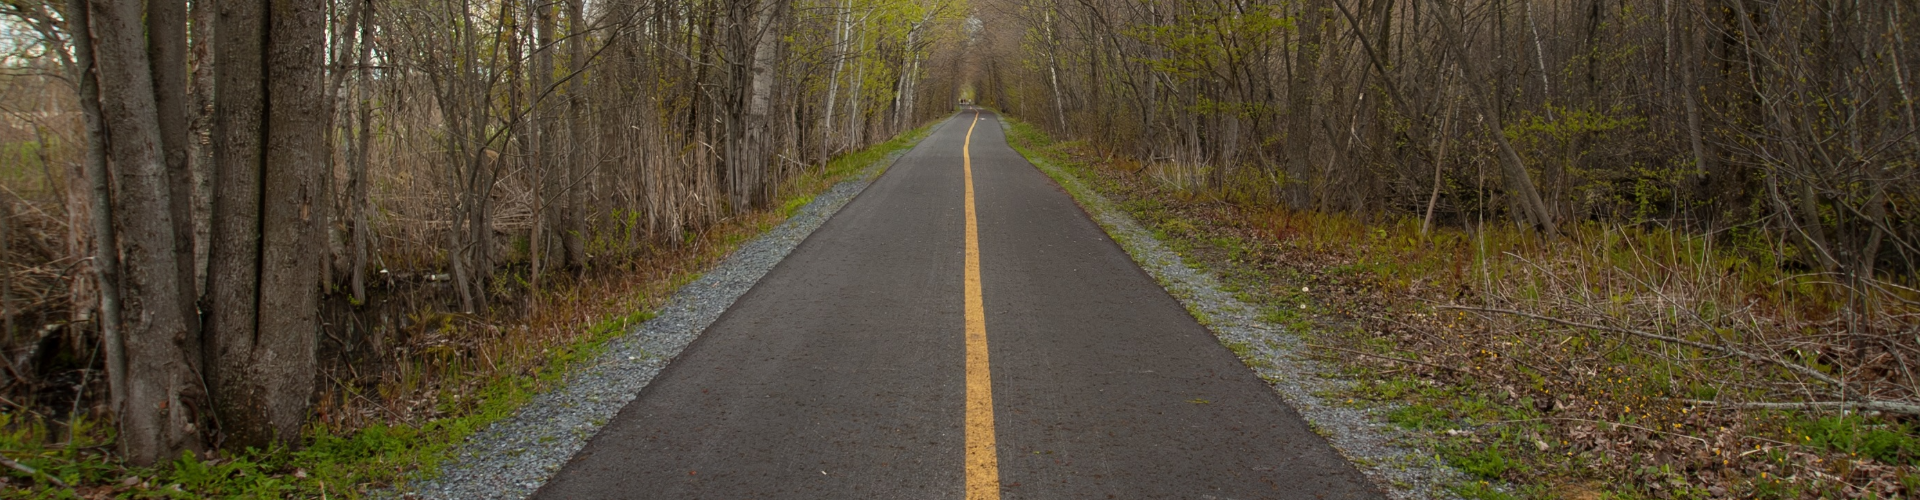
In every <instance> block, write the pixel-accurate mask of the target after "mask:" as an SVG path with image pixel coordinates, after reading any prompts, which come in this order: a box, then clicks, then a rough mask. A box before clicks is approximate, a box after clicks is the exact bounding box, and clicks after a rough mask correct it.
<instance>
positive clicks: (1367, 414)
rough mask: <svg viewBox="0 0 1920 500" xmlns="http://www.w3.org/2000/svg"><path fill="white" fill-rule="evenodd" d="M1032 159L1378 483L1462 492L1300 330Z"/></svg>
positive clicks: (1414, 491)
mask: <svg viewBox="0 0 1920 500" xmlns="http://www.w3.org/2000/svg"><path fill="white" fill-rule="evenodd" d="M1003 123H1004V122H1003ZM1003 126H1004V125H1003ZM1029 160H1031V161H1033V163H1034V165H1036V166H1039V167H1040V170H1041V171H1044V172H1046V173H1047V175H1048V176H1049V177H1053V179H1054V180H1055V181H1056V182H1059V183H1060V184H1061V187H1063V188H1065V189H1066V190H1067V192H1069V193H1072V194H1073V197H1074V198H1075V199H1077V200H1079V202H1080V206H1081V207H1082V208H1085V209H1086V210H1087V213H1089V214H1092V215H1093V217H1094V220H1095V221H1096V222H1098V223H1100V226H1101V227H1103V228H1105V229H1106V231H1107V234H1108V235H1109V236H1111V237H1113V240H1114V241H1115V242H1118V243H1120V246H1121V247H1122V248H1125V249H1126V251H1127V253H1128V254H1131V255H1132V256H1133V260H1134V262H1137V263H1139V264H1140V267H1142V268H1144V269H1146V271H1147V274H1150V275H1152V276H1153V277H1154V279H1155V280H1158V281H1159V282H1160V284H1161V286H1163V287H1166V289H1167V292H1168V293H1170V294H1172V295H1173V296H1174V298H1176V299H1179V300H1180V302H1181V303H1182V304H1185V305H1186V306H1187V310H1188V311H1190V312H1193V313H1194V317H1195V318H1196V319H1199V320H1200V322H1201V324H1203V325H1206V326H1207V328H1208V329H1211V330H1213V333H1214V335H1215V336H1218V337H1219V338H1220V340H1221V342H1222V343H1237V344H1240V345H1245V346H1249V347H1251V349H1248V350H1247V354H1246V355H1244V356H1243V358H1250V359H1246V361H1249V365H1251V366H1256V367H1258V368H1254V369H1253V370H1254V372H1255V373H1257V374H1259V375H1260V377H1261V378H1264V379H1266V380H1267V381H1269V383H1270V384H1269V385H1271V386H1273V390H1274V391H1275V392H1278V393H1279V394H1280V396H1281V397H1283V398H1285V399H1286V400H1287V402H1288V403H1290V404H1292V405H1293V407H1294V409H1296V410H1299V411H1300V414H1301V415H1302V416H1305V417H1306V419H1307V423H1308V425H1310V426H1312V428H1313V429H1314V431H1315V432H1317V433H1319V434H1320V435H1322V436H1325V437H1326V438H1327V440H1328V441H1329V442H1331V443H1333V447H1334V449H1336V450H1339V451H1340V453H1341V454H1342V455H1345V456H1346V457H1347V459H1348V460H1351V461H1353V463H1354V465H1355V466H1356V467H1358V468H1359V469H1360V471H1361V472H1363V473H1365V474H1366V475H1367V477H1368V478H1370V479H1372V480H1373V481H1374V483H1376V484H1379V485H1380V486H1381V487H1382V488H1385V489H1387V490H1388V492H1389V494H1391V495H1392V496H1393V497H1394V498H1403V499H1411V498H1457V496H1456V495H1453V494H1452V493H1451V492H1449V491H1447V490H1446V489H1444V486H1446V485H1448V484H1458V483H1460V482H1462V481H1466V480H1467V476H1466V475H1465V474H1462V473H1460V472H1459V471H1456V470H1453V469H1452V468H1450V467H1447V466H1446V465H1445V464H1444V463H1443V462H1441V461H1440V459H1439V458H1437V457H1436V456H1435V454H1434V453H1433V452H1432V451H1431V450H1427V449H1423V448H1421V447H1420V446H1419V445H1417V444H1414V442H1413V441H1414V440H1413V439H1412V438H1413V437H1414V436H1412V435H1410V434H1408V433H1407V432H1406V431H1403V430H1401V429H1399V428H1398V427H1395V426H1393V425H1392V424H1390V423H1388V422H1387V421H1386V418H1385V414H1386V412H1387V411H1390V410H1391V409H1392V408H1391V407H1377V406H1376V407H1371V408H1362V407H1358V406H1355V405H1349V404H1345V403H1344V402H1343V401H1344V400H1339V399H1335V398H1336V396H1335V395H1337V394H1341V393H1343V392H1345V389H1347V388H1349V387H1350V386H1351V384H1352V382H1351V381H1347V380H1341V379H1339V378H1337V377H1335V376H1334V373H1336V368H1335V367H1334V366H1331V365H1328V364H1327V363H1323V362H1321V361H1319V360H1316V359H1314V358H1311V357H1308V356H1307V350H1308V347H1307V346H1306V345H1305V341H1304V340H1303V339H1302V338H1301V337H1300V336H1299V335H1298V334H1295V333H1292V332H1289V331H1287V328H1286V327H1284V326H1280V325H1275V324H1271V323H1267V322H1265V321H1262V320H1261V319H1260V312H1259V309H1258V308H1256V307H1254V306H1252V305H1249V304H1247V303H1246V302H1242V301H1241V300H1239V299H1238V298H1235V297H1234V295H1233V294H1232V293H1228V292H1226V291H1224V290H1223V287H1222V286H1221V284H1220V281H1219V280H1218V279H1217V278H1215V277H1214V276H1213V275H1212V274H1211V273H1208V272H1205V271H1200V270H1196V269H1194V268H1193V267H1191V266H1188V265H1187V264H1186V262H1185V261H1184V260H1183V259H1181V258H1180V254H1179V253H1177V252H1175V251H1173V250H1172V249H1169V248H1167V246H1166V245H1164V244H1162V243H1161V242H1160V240H1158V239H1155V238H1154V236H1153V232H1152V231H1148V230H1147V229H1146V228H1144V227H1142V226H1141V225H1140V223H1139V222H1137V221H1135V220H1133V217H1132V216H1130V215H1128V214H1127V213H1126V211H1125V210H1122V209H1120V208H1118V207H1115V206H1114V205H1113V203H1112V202H1111V201H1109V200H1107V199H1106V198H1105V197H1104V196H1101V195H1100V193H1099V192H1098V191H1095V190H1094V189H1092V188H1091V187H1090V186H1088V185H1087V184H1086V183H1085V182H1084V181H1082V180H1080V179H1079V178H1077V177H1075V176H1074V175H1073V174H1072V173H1069V172H1067V171H1065V170H1063V169H1061V168H1059V167H1058V166H1055V165H1051V164H1048V163H1047V162H1046V161H1044V160H1042V159H1039V158H1029ZM1259 361H1264V362H1259Z"/></svg>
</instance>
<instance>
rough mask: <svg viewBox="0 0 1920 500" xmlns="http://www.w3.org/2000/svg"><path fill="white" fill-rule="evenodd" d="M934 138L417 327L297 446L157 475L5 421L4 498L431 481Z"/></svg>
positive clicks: (100, 441)
mask: <svg viewBox="0 0 1920 500" xmlns="http://www.w3.org/2000/svg"><path fill="white" fill-rule="evenodd" d="M928 128H929V127H922V128H919V129H916V130H913V131H910V132H907V133H904V134H901V135H900V136H899V137H896V138H894V139H893V140H890V141H888V142H885V143H882V144H879V145H876V146H874V147H871V148H868V149H866V150H863V151H859V152H855V153H850V154H847V155H843V156H841V157H840V158H836V159H834V160H833V161H832V162H830V163H829V164H828V165H827V166H826V167H825V168H823V169H820V170H818V171H812V172H808V173H805V174H803V175H801V176H799V177H798V178H796V179H794V180H793V181H791V182H790V183H789V184H788V185H787V186H786V187H785V189H782V190H781V193H782V196H781V199H780V200H778V202H777V203H775V204H773V206H774V207H775V208H774V209H772V210H766V211H760V212H755V213H750V214H744V215H741V216H737V217H732V218H730V219H728V220H727V221H726V222H724V223H722V224H720V225H719V226H718V227H713V228H709V229H707V230H705V231H703V232H700V233H698V234H694V235H691V236H690V237H689V238H688V241H687V242H684V243H682V244H680V245H677V246H664V245H661V246H653V247H649V248H646V249H644V250H641V251H638V252H636V253H635V255H637V257H636V258H635V259H634V260H633V262H631V263H630V264H629V265H628V266H626V267H624V268H622V269H619V270H615V271H612V272H607V273H603V274H602V275H601V276H597V277H591V278H581V279H577V280H570V281H561V280H559V279H556V282H555V283H554V284H552V285H551V286H549V287H547V288H546V289H544V290H535V291H532V292H531V293H533V294H535V298H534V300H532V304H533V306H532V307H534V308H535V310H534V311H533V312H532V313H530V314H526V315H524V319H523V320H522V321H518V322H515V323H500V322H496V321H489V320H487V319H484V318H473V317H464V316H459V315H444V314H442V315H433V316H431V317H421V318H415V321H414V323H415V324H416V325H422V326H421V328H419V330H421V333H420V334H418V335H415V337H417V338H415V339H414V340H413V341H412V342H410V345H409V346H408V347H409V348H412V349H414V353H413V355H412V356H411V361H412V362H411V363H408V364H405V365H402V366H398V367H395V368H394V369H393V373H390V374H387V375H384V376H381V377H378V378H379V380H362V381H346V382H342V381H337V380H336V381H335V383H333V384H329V386H330V390H329V391H328V392H327V393H326V394H323V395H322V396H321V398H320V399H321V403H320V405H319V406H318V408H317V409H316V415H315V417H314V420H313V424H312V425H311V426H310V428H309V429H308V433H307V435H308V437H307V439H306V446H304V447H302V448H300V449H278V448H276V449H269V450H247V451H245V452H242V453H216V454H212V455H210V456H201V457H196V456H192V455H187V456H183V457H181V458H180V459H178V460H175V461H173V462H171V463H168V464H164V465H162V466H159V467H152V468H138V467H127V466H124V465H123V464H120V463H118V462H117V461H116V460H115V459H114V458H113V456H112V455H111V453H110V451H111V449H112V442H113V433H112V429H111V426H107V425H99V424H98V423H95V422H88V421H75V422H73V423H72V424H70V425H71V426H72V427H71V432H66V433H58V434H60V435H61V436H60V437H64V438H65V441H64V442H57V443H56V442H53V441H54V440H55V439H59V437H56V433H53V432H51V431H50V428H49V426H48V424H47V421H48V419H44V418H37V417H36V416H32V415H16V414H4V413H0V456H4V458H5V459H7V460H8V461H11V462H13V463H14V464H16V465H19V466H21V467H19V468H7V469H0V470H3V471H4V472H5V474H6V475H4V476H0V497H4V498H348V499H351V498H361V497H364V496H367V495H368V493H369V492H371V491H373V490H377V489H379V488H382V487H385V486H389V485H392V484H394V483H397V482H400V481H404V480H405V479H406V478H408V477H413V476H416V475H419V474H432V473H434V471H436V470H437V468H438V466H439V465H440V463H441V462H443V461H444V460H446V459H447V458H448V456H449V453H450V452H451V451H452V449H453V448H454V447H455V446H456V445H458V444H459V443H460V442H461V441H462V440H463V439H465V438H466V437H467V436H468V435H470V434H472V433H474V432H476V431H478V430H480V429H483V428H485V427H486V426H487V425H488V424H491V423H493V422H494V421H496V420H499V419H501V418H505V417H507V416H510V415H512V414H513V413H514V412H515V411H516V410H518V409H519V408H520V407H521V406H522V405H524V404H526V402H527V401H528V400H529V399H530V398H531V397H532V396H533V395H535V394H538V393H540V392H542V391H546V390H549V389H551V388H553V387H555V386H556V384H559V383H561V382H562V380H563V379H564V376H565V374H567V373H568V372H569V371H570V370H572V369H573V368H574V367H575V366H576V365H578V364H579V363H582V362H585V361H587V360H591V359H593V358H594V357H595V356H596V355H598V354H599V353H600V352H601V351H602V350H603V348H604V346H605V344H606V343H607V341H609V340H612V339H613V338H615V337H617V336H619V335H620V334H622V333H624V332H626V331H627V330H628V328H629V327H630V326H632V325H635V324H638V323H640V322H643V321H646V320H647V319H650V318H652V317H653V316H654V313H653V312H652V309H654V308H656V307H658V306H659V305H661V304H662V303H663V302H664V301H665V300H666V299H667V298H668V297H669V296H670V295H671V294H672V293H673V291H674V290H675V289H678V288H679V287H680V286H681V285H684V284H686V283H689V282H691V281H693V280H694V279H697V278H698V277H699V276H700V272H701V271H702V270H704V269H708V268H711V267H712V266H714V265H716V264H718V263H719V262H720V261H721V260H723V259H725V258H726V256H727V255H729V254H730V253H732V251H733V250H734V249H736V248H738V247H739V246H740V244H741V243H744V242H745V241H747V240H749V239H751V238H752V237H753V236H755V235H758V234H760V233H762V232H764V231H766V230H768V229H771V228H773V227H774V226H776V225H778V224H780V223H781V222H783V221H785V220H786V219H787V218H788V217H790V216H792V215H793V214H795V213H796V212H798V210H799V209H800V208H801V207H804V206H806V204H807V203H810V202H812V201H813V198H814V196H815V195H816V194H818V193H820V192H823V191H825V190H826V189H828V188H831V187H832V186H834V185H835V184H838V183H839V182H841V181H845V180H849V179H851V178H853V176H855V175H858V174H860V173H862V172H865V171H867V168H868V167H869V166H871V165H874V164H875V163H876V162H879V161H883V160H885V159H886V158H887V157H888V156H889V155H891V154H893V153H895V152H897V151H900V150H903V149H906V148H909V147H911V146H912V145H914V144H915V143H917V142H918V141H919V140H920V139H921V138H922V137H925V135H926V134H927V132H928ZM878 171H879V169H876V170H874V172H876V173H877V172H878ZM23 469H30V470H33V471H34V472H32V473H29V472H27V471H26V470H23Z"/></svg>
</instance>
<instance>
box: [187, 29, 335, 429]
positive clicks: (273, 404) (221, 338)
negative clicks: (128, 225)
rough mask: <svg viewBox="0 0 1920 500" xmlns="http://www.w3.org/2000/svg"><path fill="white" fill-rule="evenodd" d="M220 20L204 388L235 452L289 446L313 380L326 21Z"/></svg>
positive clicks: (302, 418) (303, 417)
mask: <svg viewBox="0 0 1920 500" xmlns="http://www.w3.org/2000/svg"><path fill="white" fill-rule="evenodd" d="M218 16H219V18H218V23H219V24H218V25H217V27H216V29H215V33H216V36H218V37H219V41H218V43H216V44H215V48H214V50H215V53H216V55H215V64H216V67H215V70H214V71H215V78H216V83H215V89H216V90H215V93H214V95H215V99H216V102H215V103H214V106H215V121H214V130H215V133H214V151H215V153H214V154H215V167H214V176H215V181H214V185H215V189H216V190H217V191H218V192H219V193H221V196H219V197H217V198H216V200H215V202H214V214H213V217H214V221H213V249H212V252H213V256H212V260H213V262H217V263H219V264H218V265H217V266H215V269H214V270H213V272H211V273H210V283H209V286H208V289H209V294H208V295H209V296H208V300H207V302H208V305H209V314H208V322H207V339H208V342H207V350H206V359H207V360H208V361H209V365H210V367H209V368H210V370H209V371H208V374H207V375H208V376H207V382H208V385H209V386H210V387H212V388H213V390H214V394H215V396H216V403H217V408H218V410H219V414H220V417H221V424H222V426H223V430H224V431H225V432H226V434H227V436H228V438H229V439H230V443H231V444H233V445H237V446H265V445H267V444H270V443H276V442H277V443H291V442H293V441H294V440H295V439H297V438H298V437H299V436H300V429H301V426H302V425H303V424H304V423H305V422H306V417H307V409H308V407H309V406H310V405H311V400H312V397H313V388H314V379H315V377H316V376H317V373H316V372H315V363H316V361H315V349H316V346H317V344H316V342H317V338H318V336H319V321H318V320H319V318H318V314H319V298H320V276H319V269H320V263H321V260H322V256H323V254H322V253H321V252H322V251H323V250H324V248H325V247H324V246H323V245H320V244H319V243H320V239H319V235H320V234H321V231H320V225H321V224H322V218H323V217H324V214H325V211H324V210H325V208H324V205H323V201H322V200H323V198H322V196H323V193H324V185H323V182H324V180H323V177H322V175H323V174H324V173H325V172H326V171H327V170H326V162H325V158H326V157H327V149H326V144H325V143H324V142H323V141H322V140H321V139H322V138H323V137H324V136H325V134H324V131H325V127H327V126H328V121H327V118H326V115H325V109H326V106H325V104H326V103H325V102H324V100H323V98H322V96H323V95H324V93H323V92H322V89H323V84H324V80H323V74H324V73H323V69H322V68H323V66H322V65H323V61H324V60H325V54H324V52H323V50H324V49H323V47H325V46H326V45H325V43H324V38H325V30H324V23H325V17H324V16H325V10H324V5H320V4H314V3H308V2H284V1H281V2H263V1H248V0H227V1H223V2H221V3H220V11H219V13H218Z"/></svg>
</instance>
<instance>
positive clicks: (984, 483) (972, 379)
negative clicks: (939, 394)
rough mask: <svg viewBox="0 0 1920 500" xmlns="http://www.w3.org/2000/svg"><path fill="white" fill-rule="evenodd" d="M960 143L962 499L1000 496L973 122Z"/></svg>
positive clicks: (977, 121)
mask: <svg viewBox="0 0 1920 500" xmlns="http://www.w3.org/2000/svg"><path fill="white" fill-rule="evenodd" d="M979 124H980V112H978V111H975V112H974V113H973V122H972V123H969V124H967V139H966V142H965V144H964V145H962V146H961V147H960V160H961V163H960V164H961V169H962V170H963V171H964V172H965V173H966V184H967V270H966V273H967V274H966V296H967V500H999V499H1000V458H999V454H998V452H997V449H996V447H995V445H994V440H993V375H992V373H991V372H989V371H988V369H987V308H986V305H984V304H983V303H982V302H981V301H980V229H979V224H978V223H977V222H976V221H975V219H974V215H973V151H972V149H973V127H974V126H975V125H979Z"/></svg>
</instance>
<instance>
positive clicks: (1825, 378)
mask: <svg viewBox="0 0 1920 500" xmlns="http://www.w3.org/2000/svg"><path fill="white" fill-rule="evenodd" d="M1435 308H1436V309H1454V310H1460V311H1476V312H1489V313H1500V314H1507V315H1512V316H1519V317H1522V318H1530V319H1536V320H1540V321H1545V322H1548V323H1557V324H1560V325H1565V326H1571V327H1575V328H1586V329H1589V330H1599V331H1603V332H1614V333H1619V334H1623V335H1630V336H1634V337H1640V338H1644V339H1651V340H1658V341H1661V342H1667V343H1673V344H1680V345H1684V346H1687V347H1693V348H1696V349H1702V350H1707V351H1713V352H1717V353H1721V354H1725V355H1728V356H1734V357H1739V358H1746V359H1747V360H1749V361H1754V362H1757V363H1764V364H1770V365H1774V366H1778V367H1781V368H1785V369H1787V370H1788V371H1792V372H1794V373H1798V374H1801V375H1805V376H1807V377H1810V378H1813V379H1815V380H1819V381H1821V382H1826V383H1828V384H1831V385H1833V386H1834V387H1836V388H1839V389H1840V391H1841V393H1843V394H1846V395H1847V396H1848V397H1858V398H1861V399H1866V398H1865V397H1863V396H1862V395H1860V394H1859V393H1858V392H1856V391H1854V390H1853V388H1851V387H1847V384H1846V383H1844V382H1841V381H1840V380H1839V379H1836V378H1833V377H1832V376H1830V375H1827V374H1825V373H1820V371H1819V370H1814V369H1812V368H1807V367H1805V366H1801V365H1797V364H1793V363H1788V362H1786V361H1782V360H1779V359H1775V358H1769V357H1766V356H1761V355H1758V354H1754V353H1750V352H1747V351H1743V350H1739V349H1734V348H1731V347H1726V346H1721V345H1714V344H1708V343H1705V342H1698V341H1692V340H1687V339H1683V338H1679V337H1669V336H1666V335H1660V334H1657V333H1647V332H1642V331H1639V330H1629V329H1626V328H1620V327H1613V326H1606V325H1595V324H1590V323H1581V322H1578V321H1568V320H1564V319H1560V318H1555V317H1551V316H1541V315H1538V314H1533V313H1529V312H1523V311H1515V310H1512V309H1500V308H1493V307H1470V306H1435Z"/></svg>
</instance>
